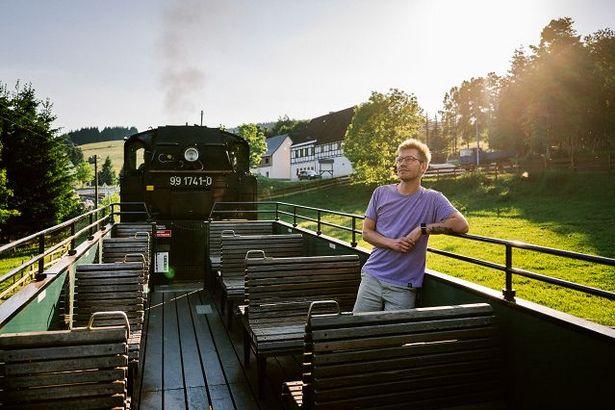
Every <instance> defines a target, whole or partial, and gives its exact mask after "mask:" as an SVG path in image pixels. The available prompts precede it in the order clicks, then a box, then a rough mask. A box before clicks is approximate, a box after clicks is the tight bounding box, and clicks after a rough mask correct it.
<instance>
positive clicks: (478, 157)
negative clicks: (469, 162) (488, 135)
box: [474, 118, 480, 168]
mask: <svg viewBox="0 0 615 410" xmlns="http://www.w3.org/2000/svg"><path fill="white" fill-rule="evenodd" d="M474 125H475V126H476V167H477V168H478V166H480V152H479V151H480V141H479V135H478V118H477V119H476V121H474Z"/></svg>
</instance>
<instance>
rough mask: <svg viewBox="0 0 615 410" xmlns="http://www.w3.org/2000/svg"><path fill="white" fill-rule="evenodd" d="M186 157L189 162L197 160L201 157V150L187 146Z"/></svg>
mask: <svg viewBox="0 0 615 410" xmlns="http://www.w3.org/2000/svg"><path fill="white" fill-rule="evenodd" d="M184 158H185V159H186V161H188V162H194V161H196V160H197V159H199V150H198V149H196V148H195V147H188V148H186V150H185V151H184Z"/></svg>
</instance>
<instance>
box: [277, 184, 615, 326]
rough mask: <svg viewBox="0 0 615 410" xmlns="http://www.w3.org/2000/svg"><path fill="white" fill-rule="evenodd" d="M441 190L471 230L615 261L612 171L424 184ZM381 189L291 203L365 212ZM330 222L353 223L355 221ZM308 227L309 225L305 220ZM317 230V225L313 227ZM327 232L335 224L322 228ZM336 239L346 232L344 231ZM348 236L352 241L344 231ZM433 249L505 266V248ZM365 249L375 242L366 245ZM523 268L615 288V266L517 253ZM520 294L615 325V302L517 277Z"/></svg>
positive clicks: (493, 284)
mask: <svg viewBox="0 0 615 410" xmlns="http://www.w3.org/2000/svg"><path fill="white" fill-rule="evenodd" d="M424 185H425V186H427V187H430V188H433V189H437V190H439V191H442V192H443V193H445V195H447V197H448V198H449V199H450V200H451V201H452V202H453V203H454V205H455V206H456V207H457V208H458V209H459V210H461V211H462V212H463V213H464V215H465V216H466V217H467V218H468V221H469V222H470V225H471V230H470V233H472V234H474V235H480V236H488V237H494V238H502V239H509V240H518V241H522V242H527V243H532V244H536V245H541V246H547V247H553V248H559V249H565V250H569V251H574V252H581V253H589V254H595V255H601V256H606V257H610V258H615V230H614V229H613V228H614V227H615V212H614V211H613V204H614V203H615V176H614V175H613V174H608V173H595V174H589V173H588V174H585V173H561V172H560V173H551V172H546V173H537V174H530V175H529V176H527V177H522V176H517V175H507V176H502V175H500V176H499V178H498V179H497V180H496V179H494V178H493V177H485V176H482V175H476V174H475V175H467V176H463V177H458V178H457V179H455V180H453V179H450V180H441V181H424ZM373 188H374V186H365V185H358V184H357V185H350V186H345V187H335V188H332V189H328V190H321V191H313V192H307V193H302V194H296V195H289V196H287V197H286V198H284V199H279V200H280V201H284V202H291V203H296V204H303V205H309V206H314V207H320V208H326V209H332V210H340V211H344V212H348V213H353V214H359V215H363V213H364V211H365V208H366V207H367V203H368V201H369V198H370V196H371V192H372V191H373ZM328 220H329V221H332V222H335V223H338V224H341V225H345V226H350V225H349V221H348V220H344V219H343V218H340V217H335V218H334V217H330V218H328ZM304 225H310V224H309V223H305V224H304ZM311 226H312V227H313V226H314V224H311ZM323 231H324V232H325V233H327V232H330V229H326V228H325V229H323ZM332 236H338V237H339V236H341V235H340V234H339V233H336V234H334V235H333V234H332ZM343 236H344V239H346V240H349V239H350V233H345V234H344V235H343ZM429 245H430V246H431V247H433V248H437V249H442V250H446V251H451V252H455V253H459V254H463V255H467V256H472V257H476V258H480V259H483V260H488V261H491V262H495V263H499V264H504V258H505V253H504V247H503V246H501V245H490V244H484V243H480V242H475V241H470V240H467V239H461V238H454V237H450V236H439V235H434V236H432V237H431V239H430V244H429ZM360 246H365V247H369V245H368V244H366V243H365V242H360ZM513 263H514V266H515V267H517V268H522V269H526V270H529V271H532V272H536V273H540V274H545V275H548V276H553V277H557V278H561V279H565V280H568V281H572V282H577V283H581V284H584V285H588V286H593V287H597V288H601V289H605V290H608V291H611V292H615V269H614V268H613V267H607V266H601V265H594V264H589V263H585V262H575V261H571V260H568V259H563V258H558V257H553V256H548V255H544V254H537V253H535V252H530V251H523V250H514V251H513ZM427 266H428V267H429V268H431V269H435V270H438V271H441V272H444V273H447V274H451V275H454V276H457V277H460V278H463V279H467V280H470V281H472V282H476V283H480V284H482V285H484V286H488V287H490V288H493V289H497V290H500V289H502V288H503V287H504V283H505V282H504V274H503V273H502V272H499V271H495V270H491V269H487V268H482V267H478V266H476V265H472V264H469V263H466V262H461V261H455V260H451V259H450V258H446V257H443V256H439V255H435V254H429V256H428V262H427ZM513 285H514V288H515V290H516V291H517V297H520V298H523V299H526V300H530V301H533V302H536V303H541V304H544V305H546V306H549V307H552V308H554V309H557V310H561V311H564V312H567V313H570V314H573V315H575V316H579V317H584V318H587V319H590V320H593V321H596V322H599V323H602V324H606V325H609V326H615V302H611V301H607V300H605V299H603V298H598V297H592V296H586V295H583V294H580V293H579V292H576V291H571V290H566V289H562V288H559V287H557V286H553V285H548V284H543V283H538V282H537V281H535V280H530V279H526V278H523V277H518V276H515V277H514V280H513Z"/></svg>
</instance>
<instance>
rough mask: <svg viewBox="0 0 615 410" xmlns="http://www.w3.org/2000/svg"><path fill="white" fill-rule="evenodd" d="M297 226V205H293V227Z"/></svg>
mask: <svg viewBox="0 0 615 410" xmlns="http://www.w3.org/2000/svg"><path fill="white" fill-rule="evenodd" d="M296 226H297V207H296V206H293V228H295V227H296Z"/></svg>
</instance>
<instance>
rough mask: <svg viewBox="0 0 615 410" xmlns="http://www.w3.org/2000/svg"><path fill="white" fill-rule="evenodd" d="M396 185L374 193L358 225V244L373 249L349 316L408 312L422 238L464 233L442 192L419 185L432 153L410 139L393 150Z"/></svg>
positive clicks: (419, 276) (420, 269)
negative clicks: (361, 241)
mask: <svg viewBox="0 0 615 410" xmlns="http://www.w3.org/2000/svg"><path fill="white" fill-rule="evenodd" d="M395 161H396V164H397V176H398V178H399V183H398V184H391V185H384V186H380V187H378V188H376V190H375V191H374V193H373V194H372V198H371V200H370V201H369V205H368V207H367V211H366V212H365V221H364V222H363V239H365V240H366V241H367V242H369V243H371V244H372V245H374V249H373V250H372V253H371V255H370V257H369V259H368V260H367V262H366V263H365V265H364V266H363V272H362V273H361V285H360V287H359V292H358V294H357V300H356V302H355V305H354V309H353V312H355V313H357V312H371V311H381V310H398V309H410V308H413V307H414V306H415V302H416V291H417V288H420V287H421V286H422V285H423V277H424V275H425V256H426V251H427V238H428V236H429V235H433V234H446V233H453V232H455V233H466V232H468V229H469V225H468V222H467V221H466V219H465V218H464V217H463V215H462V214H461V213H460V212H459V211H458V210H457V209H455V207H453V205H451V203H450V202H449V200H448V199H446V197H445V196H444V195H442V193H440V192H438V191H434V190H431V189H426V188H424V187H422V186H421V178H422V177H423V174H425V172H426V171H427V168H428V167H429V162H430V161H431V152H430V151H429V148H428V147H427V145H425V144H423V143H422V142H420V141H418V140H415V139H408V140H406V141H404V142H402V143H401V144H400V145H399V147H398V148H397V158H396V159H395Z"/></svg>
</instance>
